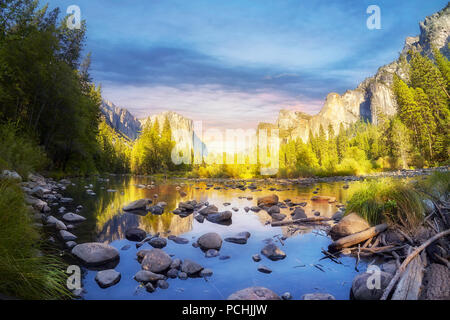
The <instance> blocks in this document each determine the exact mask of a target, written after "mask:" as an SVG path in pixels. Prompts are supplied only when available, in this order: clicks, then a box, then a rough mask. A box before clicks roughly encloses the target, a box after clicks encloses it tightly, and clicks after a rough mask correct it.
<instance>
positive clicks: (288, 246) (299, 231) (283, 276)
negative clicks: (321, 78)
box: [55, 176, 370, 300]
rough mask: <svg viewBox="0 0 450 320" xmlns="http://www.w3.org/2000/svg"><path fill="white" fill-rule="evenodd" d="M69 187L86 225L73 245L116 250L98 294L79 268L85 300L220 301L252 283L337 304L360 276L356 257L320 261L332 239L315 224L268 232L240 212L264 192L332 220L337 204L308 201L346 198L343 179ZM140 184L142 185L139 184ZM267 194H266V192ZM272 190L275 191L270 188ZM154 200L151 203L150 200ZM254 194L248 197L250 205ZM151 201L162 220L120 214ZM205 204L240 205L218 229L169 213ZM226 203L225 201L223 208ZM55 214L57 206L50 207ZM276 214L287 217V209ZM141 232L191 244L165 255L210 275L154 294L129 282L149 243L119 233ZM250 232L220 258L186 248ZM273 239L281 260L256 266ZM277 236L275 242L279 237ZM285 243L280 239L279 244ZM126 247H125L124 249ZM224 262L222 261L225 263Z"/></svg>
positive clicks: (114, 179) (108, 181) (112, 180)
mask: <svg viewBox="0 0 450 320" xmlns="http://www.w3.org/2000/svg"><path fill="white" fill-rule="evenodd" d="M72 182H73V184H72V185H69V186H68V187H67V190H66V191H65V195H66V196H70V197H72V198H73V199H74V202H73V207H72V208H71V207H70V206H66V207H67V208H68V209H69V210H71V211H73V210H75V207H76V206H78V205H80V204H81V205H82V206H83V209H82V210H81V211H80V212H79V214H81V215H83V216H84V217H86V218H87V221H85V222H83V223H81V224H79V225H77V226H75V229H74V230H72V231H71V232H73V233H74V234H76V235H77V236H78V240H77V242H78V243H83V242H91V241H94V242H97V241H98V242H104V243H108V244H110V245H112V246H113V247H115V248H117V249H118V250H119V252H120V262H119V263H118V264H117V266H116V267H115V270H116V271H118V272H120V273H121V280H120V282H119V283H118V284H116V285H114V286H112V287H110V288H107V289H102V288H100V287H99V286H98V284H97V283H96V282H95V280H94V278H95V275H96V271H95V270H87V269H86V270H85V271H86V272H84V273H83V280H82V282H83V287H84V289H85V291H86V292H85V294H84V299H88V300H89V299H143V300H144V299H168V300H174V299H211V300H216V299H226V298H227V297H228V296H229V295H230V294H231V293H233V292H235V291H237V290H240V289H243V288H246V287H250V286H263V287H267V288H269V289H271V290H273V291H274V292H276V293H277V294H279V295H282V294H283V293H285V292H290V293H291V294H292V296H293V299H301V297H302V295H303V294H307V293H330V294H332V295H333V296H334V297H335V298H336V299H349V293H350V288H351V282H352V280H353V278H354V277H355V275H356V274H358V272H357V271H356V270H355V260H356V259H355V258H354V257H351V256H343V257H342V258H341V259H340V261H341V262H342V264H336V263H334V262H332V261H330V260H329V259H323V260H321V258H323V256H324V255H323V254H322V253H321V248H327V246H328V245H329V244H330V243H331V239H330V238H329V237H328V236H327V234H326V232H325V231H324V230H322V229H323V228H321V227H272V226H270V224H267V223H266V222H268V221H271V218H270V216H269V215H268V214H267V213H266V212H265V211H263V210H262V211H260V212H258V213H255V212H253V211H249V212H246V211H245V210H244V207H247V206H248V207H252V206H256V204H257V198H258V197H261V196H265V195H269V194H277V195H278V196H279V199H280V201H283V200H285V199H291V200H292V201H293V202H307V205H306V207H305V208H304V209H305V211H306V213H307V215H308V216H314V214H315V213H316V214H317V212H320V215H321V216H324V217H331V216H332V215H333V214H334V213H335V212H336V211H337V207H336V203H332V204H330V203H328V202H314V201H311V198H312V196H314V195H315V194H314V193H313V192H314V191H316V192H317V188H319V190H318V195H325V196H332V197H336V199H337V203H344V204H345V201H346V200H348V198H349V197H350V195H351V194H352V192H353V190H355V188H357V186H358V184H359V183H360V182H350V183H349V188H347V189H345V188H343V186H344V184H345V183H344V182H334V183H316V184H312V185H308V186H305V185H272V184H257V186H258V189H260V190H261V191H258V190H250V189H246V190H245V191H242V190H240V189H238V188H227V187H225V186H224V185H223V184H221V183H215V184H214V187H216V186H220V187H221V189H215V188H214V187H207V185H206V183H205V182H195V181H189V180H167V181H155V184H154V187H145V188H143V186H149V185H151V184H152V179H151V178H150V177H133V176H108V177H104V178H103V179H101V178H100V179H99V178H98V177H91V178H85V179H73V180H72ZM139 185H141V186H139ZM177 186H178V187H181V190H182V191H184V192H185V193H186V194H187V195H186V196H185V197H182V196H181V195H180V192H178V191H177V189H176V188H177ZM87 189H91V190H92V191H94V192H95V195H91V194H88V192H86V190H87ZM270 189H272V190H270ZM274 189H275V190H274ZM155 195H157V199H156V198H155ZM248 197H252V198H253V199H252V200H248V199H247V198H248ZM141 198H150V199H153V200H154V202H159V201H164V202H166V203H167V207H166V208H165V212H164V214H163V215H160V216H156V215H152V214H151V213H149V214H147V215H146V216H141V215H136V214H132V213H125V212H124V211H123V210H122V207H123V206H124V205H126V204H127V203H129V202H131V201H134V200H137V199H141ZM194 199H195V200H197V201H208V202H209V203H210V204H214V205H216V206H217V207H218V208H219V211H224V210H230V211H232V208H234V207H235V208H238V209H239V210H238V211H237V212H235V211H233V217H232V224H231V225H228V226H226V225H219V224H214V223H211V222H209V221H206V220H205V221H204V222H203V223H199V222H198V221H197V220H196V219H194V218H193V215H190V216H188V217H185V218H182V217H180V216H178V215H175V214H173V213H172V211H173V210H174V209H175V208H176V207H177V206H178V203H179V202H181V201H188V200H194ZM224 203H230V205H229V206H224ZM55 209H56V208H55ZM281 212H282V213H284V214H286V215H287V216H288V219H290V214H289V213H290V212H291V211H289V209H288V208H285V209H282V210H281ZM132 227H139V228H141V229H143V230H145V231H146V232H148V233H150V234H155V233H157V232H159V233H160V234H161V237H167V236H168V235H176V236H182V237H184V238H187V239H188V240H189V241H190V243H189V244H176V243H174V242H173V241H170V240H168V245H167V247H165V248H164V249H163V250H164V251H165V252H167V253H168V254H170V255H173V256H174V257H176V258H180V259H184V258H189V259H191V260H194V261H196V262H197V263H199V264H201V265H202V266H203V267H205V268H209V269H211V270H213V272H214V274H213V275H212V277H210V278H207V279H204V278H189V279H187V280H180V279H178V278H177V279H168V282H169V285H170V286H169V288H168V289H165V290H163V289H157V290H156V291H155V292H153V293H149V292H147V291H146V290H145V288H143V287H142V286H140V284H139V283H138V282H136V281H135V280H134V279H133V276H134V275H135V274H136V272H138V271H139V270H140V269H141V266H140V264H139V263H138V261H137V260H136V252H137V251H139V250H140V249H151V246H150V245H149V244H148V243H147V244H145V245H143V246H142V247H141V248H140V249H137V248H136V246H135V244H136V243H135V242H130V241H128V240H126V239H125V231H126V230H127V229H129V228H132ZM242 231H248V232H250V233H251V237H250V238H249V240H248V243H247V244H245V245H240V244H235V243H229V242H225V241H224V242H223V245H222V248H221V250H220V254H221V257H216V258H206V257H205V254H204V253H203V252H202V251H201V250H200V249H199V248H195V247H193V246H192V243H193V242H195V239H197V238H198V237H200V236H201V235H203V234H205V233H207V232H217V233H218V234H220V235H221V236H222V238H223V239H224V238H225V237H227V236H232V235H235V234H236V233H238V232H242ZM269 239H272V240H273V241H274V243H276V244H277V245H278V247H279V248H280V249H281V250H283V251H284V252H285V253H286V255H287V257H286V258H285V259H284V260H281V261H271V260H269V259H267V258H266V257H264V256H262V255H261V256H262V261H261V262H258V263H256V262H254V261H253V260H252V256H253V255H254V254H258V253H260V251H261V249H262V248H263V247H264V245H265V244H266V243H267V241H269ZM280 239H281V240H280ZM283 239H284V240H283ZM126 245H130V248H129V249H127V250H122V248H123V247H124V246H126ZM227 257H228V259H224V258H227ZM369 262H370V261H365V260H362V261H361V262H360V263H359V271H360V272H364V271H365V269H366V267H367V264H368V263H369ZM259 265H264V266H267V267H269V268H270V269H271V270H272V271H273V272H272V273H270V274H265V273H261V272H259V271H258V270H257V268H258V266H259Z"/></svg>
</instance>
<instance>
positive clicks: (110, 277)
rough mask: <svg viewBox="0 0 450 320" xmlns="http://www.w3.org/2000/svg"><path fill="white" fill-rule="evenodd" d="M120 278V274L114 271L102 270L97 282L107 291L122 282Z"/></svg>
mask: <svg viewBox="0 0 450 320" xmlns="http://www.w3.org/2000/svg"><path fill="white" fill-rule="evenodd" d="M120 277H121V276H120V272H117V271H116V270H114V269H109V270H102V271H99V272H97V275H96V276H95V281H97V283H98V285H99V286H100V287H101V288H103V289H105V288H109V287H111V286H113V285H115V284H116V283H118V282H119V281H120Z"/></svg>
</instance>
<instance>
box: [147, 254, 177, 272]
mask: <svg viewBox="0 0 450 320" xmlns="http://www.w3.org/2000/svg"><path fill="white" fill-rule="evenodd" d="M143 251H144V250H143ZM171 264H172V258H170V256H169V255H168V254H167V253H165V252H164V251H162V250H161V249H151V250H145V252H144V258H143V259H142V262H141V266H142V269H143V270H147V271H151V272H154V273H161V272H163V271H165V270H167V269H169V267H170V265H171Z"/></svg>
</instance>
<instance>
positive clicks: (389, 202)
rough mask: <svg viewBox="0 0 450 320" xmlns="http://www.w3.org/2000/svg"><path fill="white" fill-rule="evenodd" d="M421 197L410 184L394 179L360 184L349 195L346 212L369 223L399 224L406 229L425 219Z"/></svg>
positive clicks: (415, 226) (410, 228) (416, 225)
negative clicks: (350, 195)
mask: <svg viewBox="0 0 450 320" xmlns="http://www.w3.org/2000/svg"><path fill="white" fill-rule="evenodd" d="M422 199H423V198H422V196H421V194H420V192H419V191H417V190H416V189H415V188H414V187H413V185H412V184H411V183H407V182H404V181H395V180H393V179H384V180H374V181H368V182H365V183H363V184H362V185H361V186H360V188H359V189H358V190H357V191H355V193H354V194H353V195H352V197H351V198H350V200H349V202H348V204H347V209H346V212H347V213H349V212H355V213H357V214H358V215H360V216H361V217H363V218H364V219H366V220H367V221H368V222H369V223H370V224H372V225H376V224H379V223H382V222H388V223H391V224H399V225H401V226H403V227H405V228H407V229H408V230H414V229H415V228H417V227H418V226H419V225H420V224H421V223H422V221H423V219H424V206H423V202H422Z"/></svg>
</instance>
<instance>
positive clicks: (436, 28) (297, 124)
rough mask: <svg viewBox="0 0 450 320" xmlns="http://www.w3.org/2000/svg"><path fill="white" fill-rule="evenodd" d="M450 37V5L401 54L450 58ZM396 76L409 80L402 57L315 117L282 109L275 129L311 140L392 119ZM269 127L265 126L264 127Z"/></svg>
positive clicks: (423, 24) (424, 24)
mask: <svg viewBox="0 0 450 320" xmlns="http://www.w3.org/2000/svg"><path fill="white" fill-rule="evenodd" d="M449 36H450V4H448V5H447V6H446V7H445V8H444V9H442V10H441V11H439V12H437V13H435V14H433V15H431V16H429V17H427V18H426V19H425V20H424V21H423V22H421V23H420V35H419V36H417V37H409V38H407V39H406V41H405V46H404V48H403V51H402V53H401V55H403V56H405V55H406V54H407V52H408V51H409V50H410V49H416V50H419V51H420V52H422V53H423V54H425V55H429V56H430V55H431V54H432V51H431V48H432V47H433V46H434V47H436V48H438V49H440V50H441V52H442V53H443V54H445V55H446V56H447V57H448V56H449V53H450V52H449V49H448V42H449ZM394 74H397V75H399V76H400V77H401V78H403V79H405V80H406V79H407V77H408V74H407V70H406V68H405V66H403V65H402V63H401V62H400V58H399V59H398V60H396V61H394V62H392V63H390V64H388V65H385V66H383V67H381V68H379V69H378V72H377V73H376V74H375V76H373V77H370V78H367V79H365V80H364V81H363V82H362V83H360V84H359V85H358V87H357V88H356V89H354V90H348V91H347V92H345V93H344V94H343V95H339V94H337V93H330V94H329V95H328V96H327V98H326V101H325V104H324V106H323V108H322V110H321V111H320V112H319V113H318V114H316V115H314V116H311V115H308V114H305V113H302V112H298V111H290V110H281V111H280V113H279V116H278V120H277V122H276V124H275V125H273V126H272V127H273V128H278V129H279V130H280V138H283V139H285V140H289V139H297V138H301V139H302V140H303V141H305V142H306V141H307V140H308V138H309V132H310V130H311V132H313V134H317V133H318V132H319V128H320V125H322V126H323V128H324V130H325V131H327V129H328V126H329V125H332V126H333V128H334V131H335V132H336V133H337V132H338V131H339V126H340V124H341V123H342V124H343V125H344V127H347V126H348V125H350V124H352V123H354V122H356V121H358V120H367V121H370V122H372V123H375V124H376V123H378V122H379V121H380V117H381V116H382V115H385V116H392V115H394V114H395V113H396V112H397V103H396V101H395V97H394V94H393V92H392V90H391V85H392V82H393V76H394ZM261 126H263V127H267V126H268V124H261V125H260V127H261Z"/></svg>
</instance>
